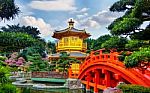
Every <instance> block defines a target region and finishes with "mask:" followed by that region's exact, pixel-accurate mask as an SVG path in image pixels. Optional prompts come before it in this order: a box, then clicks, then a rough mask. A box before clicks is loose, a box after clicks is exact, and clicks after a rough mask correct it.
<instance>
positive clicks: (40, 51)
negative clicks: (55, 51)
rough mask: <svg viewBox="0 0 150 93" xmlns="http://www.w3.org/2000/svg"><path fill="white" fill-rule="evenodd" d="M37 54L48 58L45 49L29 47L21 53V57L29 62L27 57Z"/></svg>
mask: <svg viewBox="0 0 150 93" xmlns="http://www.w3.org/2000/svg"><path fill="white" fill-rule="evenodd" d="M37 53H38V54H40V56H42V57H46V54H45V48H44V47H41V46H32V47H27V48H25V49H23V50H22V51H21V52H20V53H19V57H23V58H24V59H25V60H26V61H28V59H27V56H32V54H37Z"/></svg>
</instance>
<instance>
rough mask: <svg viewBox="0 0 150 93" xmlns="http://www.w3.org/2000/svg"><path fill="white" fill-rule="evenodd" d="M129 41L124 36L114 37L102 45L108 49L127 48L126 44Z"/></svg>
mask: <svg viewBox="0 0 150 93" xmlns="http://www.w3.org/2000/svg"><path fill="white" fill-rule="evenodd" d="M126 43H127V39H126V38H123V37H120V38H119V37H116V36H115V37H112V38H110V39H109V40H107V41H105V42H104V43H103V44H102V45H101V47H102V48H106V49H117V50H118V51H119V50H123V49H124V48H125V44H126Z"/></svg>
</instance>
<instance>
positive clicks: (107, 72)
mask: <svg viewBox="0 0 150 93" xmlns="http://www.w3.org/2000/svg"><path fill="white" fill-rule="evenodd" d="M103 71H104V73H105V84H106V87H110V72H109V71H107V70H103Z"/></svg>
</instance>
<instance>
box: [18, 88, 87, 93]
mask: <svg viewBox="0 0 150 93" xmlns="http://www.w3.org/2000/svg"><path fill="white" fill-rule="evenodd" d="M20 93H86V92H85V91H84V90H83V89H76V90H70V89H47V90H37V89H32V88H24V87H20Z"/></svg>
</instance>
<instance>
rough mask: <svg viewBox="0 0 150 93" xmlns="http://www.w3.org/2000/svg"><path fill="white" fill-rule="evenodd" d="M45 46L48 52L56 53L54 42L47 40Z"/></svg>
mask: <svg viewBox="0 0 150 93" xmlns="http://www.w3.org/2000/svg"><path fill="white" fill-rule="evenodd" d="M47 47H48V51H49V52H52V53H56V46H55V43H53V42H51V41H49V42H48V43H47Z"/></svg>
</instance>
